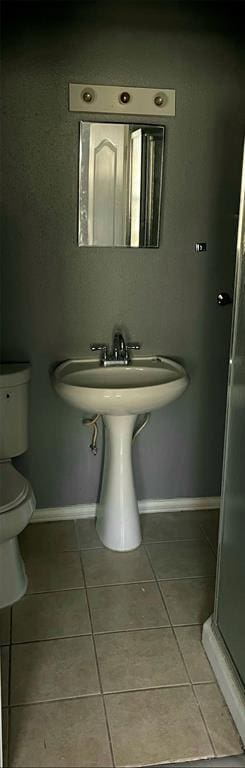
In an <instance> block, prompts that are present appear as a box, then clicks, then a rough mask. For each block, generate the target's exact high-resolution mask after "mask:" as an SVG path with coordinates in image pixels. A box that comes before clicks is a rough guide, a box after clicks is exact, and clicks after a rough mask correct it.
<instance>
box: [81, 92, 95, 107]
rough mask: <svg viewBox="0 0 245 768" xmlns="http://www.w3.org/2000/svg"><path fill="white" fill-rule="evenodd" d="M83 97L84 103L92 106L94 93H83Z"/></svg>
mask: <svg viewBox="0 0 245 768" xmlns="http://www.w3.org/2000/svg"><path fill="white" fill-rule="evenodd" d="M81 97H82V99H83V101H85V102H86V104H91V101H93V100H94V93H93V91H83V93H82V94H81Z"/></svg>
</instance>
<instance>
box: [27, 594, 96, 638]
mask: <svg viewBox="0 0 245 768" xmlns="http://www.w3.org/2000/svg"><path fill="white" fill-rule="evenodd" d="M90 632H91V627H90V621H89V614H88V607H87V601H86V595H85V590H84V589H74V590H70V591H68V590H67V592H46V593H45V594H43V595H27V596H26V597H23V598H22V600H20V602H19V603H16V604H15V605H14V608H13V627H12V639H13V643H24V642H26V641H31V640H48V639H52V638H58V637H72V636H73V635H86V634H89V633H90Z"/></svg>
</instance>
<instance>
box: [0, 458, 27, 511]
mask: <svg viewBox="0 0 245 768" xmlns="http://www.w3.org/2000/svg"><path fill="white" fill-rule="evenodd" d="M28 489H29V483H28V481H27V480H26V479H25V477H23V475H21V474H20V472H18V471H17V469H15V468H14V467H13V464H12V463H11V461H3V462H1V463H0V515H1V514H2V513H3V512H8V511H9V510H10V509H13V508H14V507H17V506H18V504H21V502H22V501H23V500H24V499H25V497H26V495H27V493H28Z"/></svg>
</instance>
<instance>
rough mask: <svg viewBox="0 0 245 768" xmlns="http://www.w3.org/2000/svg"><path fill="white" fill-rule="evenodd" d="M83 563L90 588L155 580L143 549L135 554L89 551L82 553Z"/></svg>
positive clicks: (105, 550) (139, 549)
mask: <svg viewBox="0 0 245 768" xmlns="http://www.w3.org/2000/svg"><path fill="white" fill-rule="evenodd" d="M82 562H83V566H84V573H85V579H86V583H87V586H88V587H97V586H101V585H106V584H127V583H130V582H134V581H135V582H137V581H154V580H155V577H154V574H153V571H152V568H151V566H150V563H149V560H148V557H147V555H146V553H145V550H144V548H143V547H139V548H138V549H135V550H134V551H133V552H110V550H109V549H100V550H96V549H94V550H91V551H89V550H87V551H85V552H82Z"/></svg>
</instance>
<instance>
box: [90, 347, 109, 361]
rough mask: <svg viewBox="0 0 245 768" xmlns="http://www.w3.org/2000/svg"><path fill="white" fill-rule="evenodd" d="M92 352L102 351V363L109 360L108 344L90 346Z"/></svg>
mask: <svg viewBox="0 0 245 768" xmlns="http://www.w3.org/2000/svg"><path fill="white" fill-rule="evenodd" d="M90 349H91V352H97V351H98V352H99V350H101V351H102V356H101V359H102V361H104V360H107V359H108V344H103V343H101V344H90Z"/></svg>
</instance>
